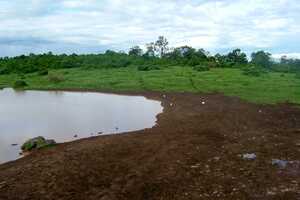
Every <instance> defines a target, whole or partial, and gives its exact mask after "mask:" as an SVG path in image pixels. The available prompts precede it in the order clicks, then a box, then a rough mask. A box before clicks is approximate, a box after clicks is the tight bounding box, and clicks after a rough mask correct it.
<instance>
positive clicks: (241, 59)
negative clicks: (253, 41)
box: [227, 49, 248, 64]
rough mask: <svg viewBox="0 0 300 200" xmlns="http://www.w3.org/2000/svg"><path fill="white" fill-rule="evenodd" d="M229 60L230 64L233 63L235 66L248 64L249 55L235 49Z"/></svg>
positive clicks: (229, 55)
mask: <svg viewBox="0 0 300 200" xmlns="http://www.w3.org/2000/svg"><path fill="white" fill-rule="evenodd" d="M227 57H228V60H229V61H230V62H233V63H234V64H247V63H248V59H247V55H246V54H245V53H243V52H242V51H241V50H240V49H235V50H233V51H232V52H230V53H229V54H228V55H227Z"/></svg>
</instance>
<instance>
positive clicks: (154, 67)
mask: <svg viewBox="0 0 300 200" xmlns="http://www.w3.org/2000/svg"><path fill="white" fill-rule="evenodd" d="M137 69H138V70H139V71H151V70H159V69H160V68H159V66H157V65H140V66H138V68H137Z"/></svg>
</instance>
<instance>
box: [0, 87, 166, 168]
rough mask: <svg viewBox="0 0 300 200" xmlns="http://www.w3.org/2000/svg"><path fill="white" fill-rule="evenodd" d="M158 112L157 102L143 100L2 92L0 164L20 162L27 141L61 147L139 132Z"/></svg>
mask: <svg viewBox="0 0 300 200" xmlns="http://www.w3.org/2000/svg"><path fill="white" fill-rule="evenodd" d="M161 112H162V106H161V103H160V102H159V101H153V100H148V99H146V98H145V97H141V96H124V95H113V94H103V93H92V92H61V91H59V92H56V91H14V90H13V89H3V90H0V163H3V162H7V161H10V160H14V159H17V158H19V152H20V146H21V145H22V143H23V142H24V141H26V140H27V139H29V138H33V137H36V136H43V137H45V138H46V139H54V140H56V142H59V143H60V142H68V141H72V140H76V139H80V138H86V137H92V136H97V135H99V134H98V133H100V132H102V133H103V134H115V133H122V132H128V131H135V130H141V129H145V128H151V127H153V126H154V125H155V123H156V115H157V114H159V113H161ZM75 135H77V136H78V137H74V136H75ZM12 144H18V145H17V146H13V145H12Z"/></svg>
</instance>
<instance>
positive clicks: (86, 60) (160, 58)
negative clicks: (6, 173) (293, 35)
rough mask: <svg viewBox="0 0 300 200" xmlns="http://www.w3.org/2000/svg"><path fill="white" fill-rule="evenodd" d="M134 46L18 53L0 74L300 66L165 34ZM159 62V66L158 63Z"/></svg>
mask: <svg viewBox="0 0 300 200" xmlns="http://www.w3.org/2000/svg"><path fill="white" fill-rule="evenodd" d="M145 46H146V48H145V50H143V49H142V48H141V47H139V46H134V47H132V48H131V49H130V50H129V52H128V53H125V52H115V51H111V50H107V51H106V52H105V53H101V54H86V55H77V54H71V55H67V54H61V55H55V54H53V53H52V52H49V53H45V54H38V55H36V54H29V55H21V56H16V57H4V58H0V74H10V73H21V74H22V73H33V72H40V73H41V72H45V71H47V70H48V69H62V68H78V67H84V68H122V67H128V66H138V69H140V70H151V69H158V68H159V67H166V66H171V65H174V66H175V65H176V66H191V67H194V68H195V69H209V68H216V67H218V68H242V69H245V70H246V71H247V70H254V71H278V72H293V73H294V72H296V73H298V72H299V70H300V60H299V59H289V58H287V57H286V56H283V57H282V58H281V59H280V60H278V61H274V59H272V55H271V54H270V53H268V52H265V51H257V52H253V53H252V54H251V59H250V60H248V58H247V55H246V54H245V53H244V52H242V51H241V50H240V49H234V50H233V51H231V52H229V53H228V54H225V55H221V54H216V55H211V54H210V53H209V52H207V51H205V50H204V49H196V48H193V47H190V46H181V47H176V48H171V47H169V42H168V40H167V39H166V38H165V37H164V36H159V38H158V40H157V41H155V42H151V43H148V44H146V45H145ZM158 66H159V67H158Z"/></svg>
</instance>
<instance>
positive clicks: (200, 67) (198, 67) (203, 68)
mask: <svg viewBox="0 0 300 200" xmlns="http://www.w3.org/2000/svg"><path fill="white" fill-rule="evenodd" d="M193 69H194V70H196V71H198V72H205V71H209V70H210V69H209V67H208V66H206V65H196V66H194V67H193Z"/></svg>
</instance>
